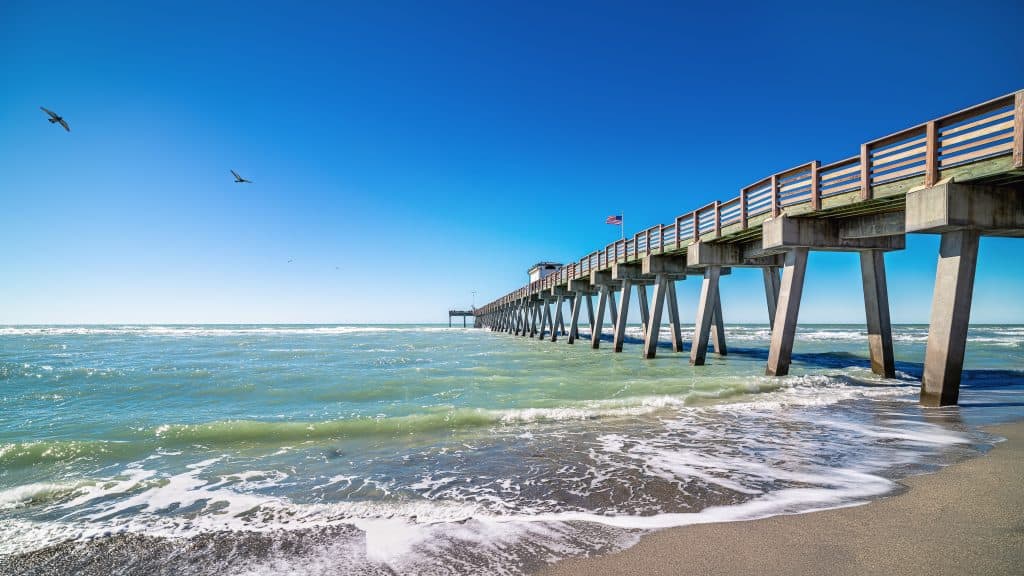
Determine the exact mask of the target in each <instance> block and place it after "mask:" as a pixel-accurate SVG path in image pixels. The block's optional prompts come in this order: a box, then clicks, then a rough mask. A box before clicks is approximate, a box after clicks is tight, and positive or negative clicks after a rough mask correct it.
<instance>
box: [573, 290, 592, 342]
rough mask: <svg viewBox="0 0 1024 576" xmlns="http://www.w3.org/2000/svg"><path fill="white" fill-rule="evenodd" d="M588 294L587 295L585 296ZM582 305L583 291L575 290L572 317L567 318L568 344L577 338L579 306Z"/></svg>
mask: <svg viewBox="0 0 1024 576" xmlns="http://www.w3.org/2000/svg"><path fill="white" fill-rule="evenodd" d="M589 297H590V296H589V295H588V296H587V298H589ZM581 306H583V293H582V292H576V296H574V297H573V299H572V319H570V320H569V344H575V343H576V339H577V338H579V335H580V334H579V325H580V307H581Z"/></svg>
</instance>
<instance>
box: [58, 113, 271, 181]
mask: <svg viewBox="0 0 1024 576" xmlns="http://www.w3.org/2000/svg"><path fill="white" fill-rule="evenodd" d="M50 122H53V120H50ZM231 175H232V176H234V177H235V184H252V180H246V179H245V178H242V177H241V176H239V175H238V172H235V171H234V170H232V171H231Z"/></svg>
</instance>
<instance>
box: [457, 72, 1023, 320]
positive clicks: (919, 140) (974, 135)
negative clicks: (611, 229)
mask: <svg viewBox="0 0 1024 576" xmlns="http://www.w3.org/2000/svg"><path fill="white" fill-rule="evenodd" d="M1021 170H1024V90H1021V91H1018V92H1015V93H1012V94H1007V95H1005V96H1001V97H999V98H995V99H993V100H990V101H988V102H983V103H981V104H978V105H976V106H972V107H970V108H967V109H965V110H961V111H959V112H955V113H953V114H949V115H946V116H943V117H941V118H937V119H935V120H930V121H928V122H925V123H923V124H918V125H917V126H913V127H911V128H907V129H905V130H901V131H899V132H896V133H893V134H890V135H888V136H885V137H882V138H878V139H875V140H872V141H870V142H865V143H864V144H861V146H860V153H859V154H858V155H856V156H852V157H850V158H846V159H843V160H840V161H838V162H832V163H830V164H824V165H823V164H821V163H820V162H818V161H817V160H815V161H813V162H807V163H804V164H800V165H798V166H794V167H793V168H789V169H787V170H783V171H782V172H777V173H775V174H772V175H770V176H767V177H765V178H762V179H761V180H758V181H757V182H755V183H753V184H751V185H749V186H746V187H744V188H742V189H741V190H740V193H739V196H737V197H735V198H732V199H730V200H727V201H724V202H721V201H718V200H716V201H714V202H712V203H710V204H707V205H705V206H703V207H701V208H698V209H696V210H693V211H692V212H688V213H686V214H683V215H680V216H677V217H676V218H675V219H674V220H673V221H672V222H671V223H669V224H658V225H656V226H651V227H650V228H647V229H645V230H642V231H640V232H637V233H636V234H635V235H634V236H633V237H632V238H626V239H622V240H617V241H615V242H612V243H611V244H608V245H607V246H605V247H604V248H602V249H598V250H595V251H594V252H591V253H590V254H587V255H586V256H583V257H582V258H580V259H579V260H578V261H576V262H572V263H570V264H567V265H565V266H562V267H561V268H559V269H558V270H556V271H555V272H553V273H551V274H550V275H548V276H547V277H545V278H543V279H541V280H537V281H535V282H531V283H530V284H527V285H526V286H523V287H522V288H519V289H518V290H514V291H513V292H510V293H509V294H506V295H505V296H503V297H501V298H499V299H497V300H495V301H493V302H490V303H488V304H486V305H484V306H482V307H480V308H477V309H476V313H477V314H478V315H482V314H488V313H489V312H491V311H493V310H494V309H495V308H496V307H498V306H501V305H503V304H506V303H508V302H512V301H516V300H518V299H520V298H524V297H527V296H530V295H532V294H536V293H539V292H541V291H544V290H548V289H550V288H552V287H555V286H562V285H565V284H567V283H568V281H569V280H570V279H579V278H584V277H587V276H589V275H590V273H591V272H592V271H595V270H605V269H608V268H609V267H610V266H611V265H612V263H614V262H631V261H635V260H639V259H640V258H643V257H645V256H648V255H650V254H666V253H673V252H682V251H685V249H686V247H687V246H688V245H690V244H692V243H694V242H697V241H700V240H714V239H721V238H728V237H729V236H732V235H736V234H737V233H740V232H743V231H744V230H748V229H749V228H752V227H758V228H760V225H761V222H763V221H764V220H765V219H767V218H769V217H776V216H779V215H780V214H789V215H799V216H814V215H815V213H819V212H820V213H821V214H820V216H827V215H828V214H831V213H835V212H837V211H841V210H842V209H844V208H845V207H848V206H855V205H857V204H864V203H866V204H864V205H865V206H869V205H870V204H871V203H873V202H875V203H877V204H879V205H882V206H884V205H885V204H884V200H885V199H890V198H895V199H896V200H897V201H898V200H899V199H901V198H902V197H903V195H904V194H905V193H906V191H907V190H909V189H910V188H913V187H915V186H932V185H934V184H935V183H936V182H938V181H939V180H941V179H943V178H947V177H950V176H956V177H957V178H961V177H963V178H965V179H977V178H981V177H986V178H992V177H998V175H1000V174H1004V173H1008V172H1015V173H1018V174H1019V173H1020V171H1021ZM759 233H760V232H759V230H758V231H757V234H759Z"/></svg>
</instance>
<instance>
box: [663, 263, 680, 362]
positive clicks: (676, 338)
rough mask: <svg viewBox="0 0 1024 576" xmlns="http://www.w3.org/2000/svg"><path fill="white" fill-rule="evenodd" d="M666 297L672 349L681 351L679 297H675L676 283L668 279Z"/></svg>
mask: <svg viewBox="0 0 1024 576" xmlns="http://www.w3.org/2000/svg"><path fill="white" fill-rule="evenodd" d="M665 297H666V298H667V299H668V325H669V329H670V330H671V332H672V351H673V352H682V351H683V332H682V330H681V327H680V325H679V299H678V298H676V283H675V281H674V280H669V282H668V291H667V292H666V294H665Z"/></svg>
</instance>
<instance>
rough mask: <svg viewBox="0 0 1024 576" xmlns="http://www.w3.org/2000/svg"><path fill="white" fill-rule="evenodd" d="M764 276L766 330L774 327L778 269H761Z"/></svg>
mask: <svg viewBox="0 0 1024 576" xmlns="http://www.w3.org/2000/svg"><path fill="white" fill-rule="evenodd" d="M761 272H762V273H763V274H764V299H765V301H767V302H768V329H769V330H771V329H772V328H773V327H774V326H775V307H776V306H777V305H778V303H779V268H778V266H765V267H763V268H761Z"/></svg>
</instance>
